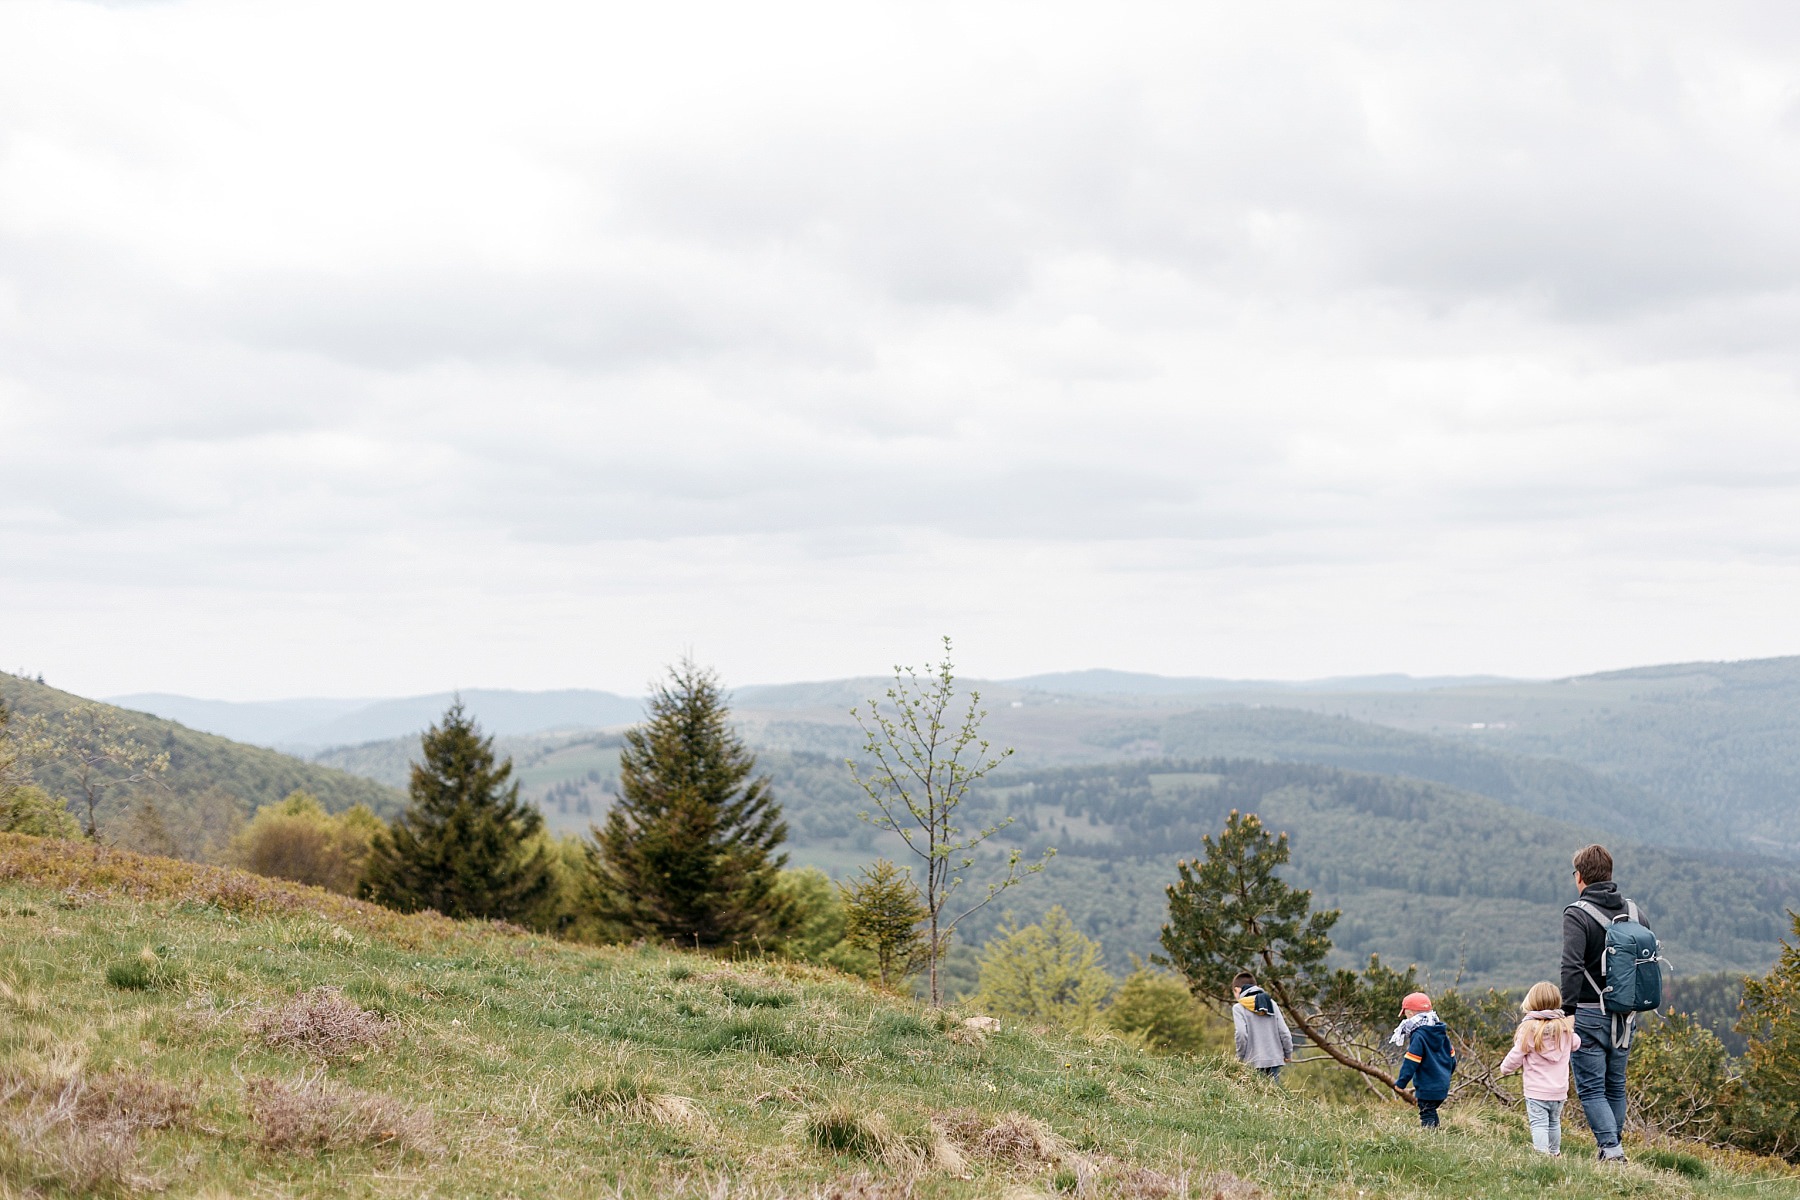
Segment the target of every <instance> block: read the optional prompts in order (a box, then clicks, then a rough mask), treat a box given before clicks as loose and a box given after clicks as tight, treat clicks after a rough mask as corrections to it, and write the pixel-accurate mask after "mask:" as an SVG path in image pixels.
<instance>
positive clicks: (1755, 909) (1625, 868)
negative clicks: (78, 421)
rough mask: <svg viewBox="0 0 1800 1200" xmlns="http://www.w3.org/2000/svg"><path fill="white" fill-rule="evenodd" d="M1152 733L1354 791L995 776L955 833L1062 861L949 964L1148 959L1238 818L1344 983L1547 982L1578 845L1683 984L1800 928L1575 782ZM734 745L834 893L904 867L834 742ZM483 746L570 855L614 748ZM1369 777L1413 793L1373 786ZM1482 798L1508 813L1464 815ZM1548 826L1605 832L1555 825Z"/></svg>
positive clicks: (1206, 770)
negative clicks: (1008, 932)
mask: <svg viewBox="0 0 1800 1200" xmlns="http://www.w3.org/2000/svg"><path fill="white" fill-rule="evenodd" d="M1154 728H1155V730H1156V731H1158V732H1159V733H1160V734H1161V735H1162V736H1164V737H1166V738H1167V739H1168V740H1169V741H1170V742H1173V743H1175V744H1176V745H1191V746H1217V747H1223V748H1224V749H1225V753H1226V754H1237V755H1252V754H1254V755H1259V756H1261V757H1262V758H1264V759H1265V760H1266V759H1273V758H1278V757H1288V756H1291V757H1294V758H1306V757H1308V756H1316V757H1317V758H1324V759H1330V758H1335V759H1338V760H1339V761H1340V762H1341V763H1343V764H1345V765H1360V766H1362V767H1363V768H1364V770H1363V771H1360V772H1353V771H1347V770H1343V769H1340V768H1339V767H1336V766H1327V765H1320V764H1319V763H1317V762H1270V761H1252V760H1250V759H1248V758H1226V757H1224V755H1223V754H1222V755H1221V757H1219V758H1217V759H1211V760H1194V759H1177V758H1170V759H1166V760H1157V761H1152V762H1136V763H1110V764H1095V765H1092V766H1080V767H1065V768H1050V769H1041V770H1035V771H1033V770H1024V769H1017V768H1009V769H1008V770H1006V771H1004V772H1002V773H1001V774H999V775H997V776H995V778H994V780H993V782H992V784H991V785H990V786H988V787H985V788H984V789H983V790H981V791H980V792H978V793H977V794H976V796H975V797H974V798H973V801H972V803H971V806H970V809H969V812H968V814H967V822H966V823H967V824H969V825H971V826H973V825H975V824H977V823H980V824H986V823H988V822H991V821H995V820H1000V819H1004V818H1006V817H1009V816H1010V817H1012V818H1014V821H1015V823H1014V825H1013V827H1012V828H1011V829H1010V830H1008V831H1007V833H1006V834H1005V835H1003V837H1002V839H1001V841H1002V842H1003V843H1004V844H1007V845H1016V846H1018V847H1020V848H1021V849H1023V850H1025V851H1026V853H1027V854H1028V855H1035V854H1036V853H1038V852H1040V851H1041V850H1042V849H1043V848H1045V847H1046V846H1055V847H1056V848H1057V850H1058V854H1057V857H1056V859H1055V860H1054V861H1053V863H1052V864H1051V867H1050V869H1049V870H1048V871H1046V872H1045V873H1044V874H1042V875H1040V876H1036V877H1034V878H1033V879H1032V880H1031V881H1030V883H1028V884H1027V885H1025V886H1024V887H1021V888H1019V889H1017V890H1015V891H1012V892H1009V893H1008V894H1007V895H1006V896H1005V897H1004V899H1003V900H1002V901H1000V902H998V903H996V904H995V905H992V906H990V907H989V908H988V909H987V910H984V911H983V912H982V913H980V914H978V915H977V916H975V917H974V918H972V919H971V920H970V922H969V923H968V924H967V925H966V926H965V927H964V940H965V942H966V943H970V944H979V943H980V942H981V941H982V940H984V939H985V938H986V937H987V936H988V935H989V934H990V933H991V932H992V930H993V929H994V928H995V927H996V925H997V924H998V922H999V920H1000V919H1001V916H1002V915H1003V913H1004V912H1006V911H1008V910H1011V911H1016V912H1018V913H1019V914H1021V915H1023V916H1026V917H1032V918H1035V917H1036V916H1037V914H1039V913H1040V912H1042V911H1043V910H1044V909H1046V908H1048V907H1049V906H1050V905H1052V904H1061V905H1062V906H1063V907H1064V908H1065V909H1066V910H1068V912H1069V913H1070V915H1071V916H1072V917H1074V919H1075V920H1076V922H1077V924H1078V925H1080V926H1081V928H1082V929H1083V930H1084V931H1085V932H1086V933H1088V934H1089V935H1090V936H1093V937H1096V938H1098V939H1099V940H1100V941H1101V942H1102V943H1103V944H1104V945H1105V946H1106V948H1107V952H1108V956H1109V960H1110V961H1111V962H1112V964H1113V965H1114V966H1115V967H1116V968H1123V967H1125V966H1126V965H1127V964H1128V962H1129V956H1130V955H1131V954H1140V955H1147V954H1150V953H1153V952H1155V951H1156V949H1157V933H1158V930H1159V928H1160V927H1161V924H1162V921H1163V919H1164V915H1165V908H1166V905H1165V902H1164V898H1163V891H1162V889H1163V888H1164V887H1165V886H1166V885H1167V884H1168V882H1169V881H1170V879H1171V878H1173V874H1174V863H1175V860H1176V859H1178V858H1181V857H1185V856H1191V855H1193V854H1195V853H1197V852H1198V850H1199V846H1200V839H1201V838H1202V837H1203V836H1204V835H1206V834H1209V833H1213V832H1215V831H1216V830H1217V829H1218V827H1219V826H1220V824H1221V823H1222V822H1223V820H1224V817H1225V814H1226V813H1227V812H1229V811H1231V810H1232V809H1234V808H1235V809H1240V810H1243V811H1254V812H1258V813H1260V814H1261V815H1262V816H1263V817H1264V818H1265V820H1267V821H1268V822H1269V823H1270V824H1272V825H1274V826H1275V827H1277V828H1280V829H1284V830H1287V831H1288V832H1289V833H1290V834H1291V837H1292V842H1293V847H1294V857H1293V865H1292V872H1293V878H1294V879H1295V880H1296V881H1298V882H1299V883H1301V884H1303V885H1304V886H1307V887H1310V888H1313V889H1314V890H1315V891H1316V892H1317V894H1318V896H1319V901H1320V903H1322V904H1326V905H1329V906H1334V907H1340V908H1342V909H1343V910H1344V917H1343V919H1342V921H1341V922H1340V923H1339V926H1338V932H1337V943H1338V947H1339V950H1340V956H1341V957H1342V958H1343V959H1344V960H1345V961H1350V960H1354V959H1360V958H1363V957H1366V956H1367V955H1368V954H1369V953H1374V952H1378V953H1380V954H1381V955H1382V956H1383V957H1385V958H1389V959H1393V960H1398V961H1400V962H1402V963H1404V962H1417V963H1419V964H1420V965H1421V966H1423V967H1426V968H1428V969H1429V970H1431V971H1432V972H1434V973H1435V974H1436V975H1438V976H1439V977H1442V978H1447V977H1449V976H1450V975H1452V974H1454V973H1455V972H1457V971H1458V970H1461V971H1464V972H1466V976H1467V978H1468V979H1469V980H1471V981H1474V982H1480V983H1489V982H1493V983H1503V982H1504V983H1517V982H1518V981H1519V979H1520V977H1521V976H1522V975H1525V974H1531V977H1532V979H1536V978H1540V977H1543V976H1544V975H1546V974H1549V973H1552V972H1553V971H1554V967H1555V962H1554V959H1555V955H1556V952H1557V941H1556V939H1557V920H1558V913H1559V911H1560V909H1561V907H1562V905H1563V904H1565V903H1566V902H1567V899H1568V896H1567V894H1566V893H1567V891H1568V857H1569V854H1570V853H1571V852H1572V850H1573V849H1574V848H1575V847H1576V846H1578V845H1581V844H1583V843H1584V842H1587V841H1592V840H1606V841H1608V842H1610V843H1612V844H1613V845H1614V846H1615V847H1616V848H1618V849H1619V854H1620V860H1621V867H1620V871H1621V877H1622V878H1624V879H1625V880H1626V882H1627V883H1628V884H1629V885H1630V886H1631V887H1632V888H1633V889H1634V892H1633V894H1634V895H1636V896H1638V897H1639V898H1640V899H1642V900H1643V902H1644V904H1645V906H1646V907H1647V908H1648V909H1650V910H1651V911H1652V912H1654V913H1655V914H1656V917H1657V921H1658V929H1659V932H1662V933H1664V934H1665V936H1667V937H1669V938H1670V939H1671V944H1672V947H1679V951H1677V950H1676V949H1674V948H1672V949H1671V956H1672V957H1673V958H1674V959H1675V961H1676V962H1677V963H1678V965H1679V966H1680V968H1681V970H1682V971H1683V972H1690V971H1702V970H1707V971H1713V970H1737V971H1747V970H1760V969H1762V968H1764V967H1766V966H1767V964H1768V963H1769V962H1770V961H1771V960H1772V959H1773V958H1774V956H1775V954H1776V952H1777V947H1778V943H1779V940H1780V937H1781V934H1782V931H1783V929H1784V928H1785V926H1784V924H1783V922H1782V913H1783V911H1784V908H1785V907H1788V906H1800V879H1796V877H1795V875H1794V872H1793V871H1792V869H1791V868H1790V867H1789V866H1788V865H1787V864H1786V863H1782V862H1778V861H1774V860H1769V859H1764V858H1759V857H1757V856H1754V855H1743V854H1735V855H1734V854H1731V853H1729V852H1725V851H1716V850H1714V851H1702V850H1691V849H1690V850H1681V849H1677V848H1675V847H1674V846H1660V847H1658V846H1641V847H1639V848H1636V849H1632V850H1629V851H1627V850H1625V849H1624V847H1625V846H1626V845H1628V844H1630V843H1631V842H1633V841H1642V840H1644V839H1634V838H1632V837H1630V836H1629V834H1630V833H1631V832H1632V831H1633V830H1634V826H1633V823H1632V820H1631V819H1630V818H1631V814H1632V813H1633V812H1634V811H1635V812H1637V813H1638V814H1639V818H1638V819H1639V820H1640V821H1641V822H1642V823H1643V824H1645V825H1647V826H1648V825H1652V824H1653V822H1652V821H1650V819H1649V818H1647V817H1643V816H1642V811H1643V810H1632V809H1628V808H1625V807H1624V806H1625V805H1626V804H1627V803H1649V802H1648V801H1646V800H1645V799H1644V797H1643V796H1642V794H1641V793H1636V792H1634V791H1632V790H1631V789H1629V788H1627V787H1625V786H1624V785H1621V784H1618V783H1616V782H1614V781H1610V780H1607V779H1605V778H1603V777H1601V776H1598V775H1596V774H1594V773H1592V772H1588V771H1585V770H1583V769H1581V768H1578V767H1571V766H1568V765H1566V764H1557V763H1540V762H1537V761H1535V760H1531V759H1527V758H1520V757H1515V756H1507V755H1500V754H1494V753H1491V752H1487V751H1483V750H1481V749H1480V748H1478V747H1466V748H1465V747H1461V746H1458V745H1457V744H1455V743H1453V742H1448V741H1444V740H1441V739H1432V738H1428V737H1422V736H1418V735H1411V734H1406V733H1403V732H1400V731H1396V730H1389V729H1382V728H1380V727H1377V726H1372V725H1368V724H1365V723H1360V722H1355V721H1349V720H1345V719H1342V718H1330V717H1323V716H1319V715H1316V714H1310V713H1301V712H1294V711H1291V710H1268V709H1256V710H1252V709H1215V710H1206V711H1203V712H1198V713H1189V714H1181V715H1177V716H1173V717H1166V718H1164V719H1162V720H1161V721H1159V722H1157V723H1156V725H1155V727H1154ZM751 732H752V736H753V738H756V739H757V741H755V742H753V744H756V745H757V749H758V752H759V755H760V761H761V766H762V769H763V770H764V771H766V772H768V773H769V774H770V775H771V776H772V777H773V779H774V783H775V792H776V795H777V797H778V799H779V800H780V801H781V803H782V804H783V806H784V808H785V815H786V818H787V821H788V824H789V827H790V829H791V839H792V841H791V849H792V854H793V859H794V861H795V862H796V863H798V864H804V865H815V866H820V867H823V868H825V869H826V870H828V871H830V872H832V873H833V874H841V873H843V872H845V871H847V870H850V869H852V868H854V867H855V866H856V865H857V864H860V863H864V862H867V861H869V859H871V858H872V857H874V856H875V855H877V854H886V855H889V856H893V857H896V858H900V857H901V856H902V855H903V854H904V848H903V847H902V846H900V845H899V843H898V841H897V840H896V839H894V838H892V837H891V836H889V835H881V834H878V833H877V832H876V831H875V830H873V829H872V828H870V827H869V826H868V825H867V824H865V823H864V822H862V821H860V820H859V819H858V816H857V814H858V813H859V812H860V811H862V810H863V809H865V808H867V806H868V804H867V799H866V797H864V796H863V794H862V793H861V792H860V791H859V790H858V789H857V788H856V786H855V785H854V783H853V782H852V781H851V779H850V775H849V772H848V771H847V769H846V768H845V766H844V754H843V751H844V749H845V748H846V740H845V739H843V737H842V730H841V728H839V727H834V726H822V725H807V724H800V723H786V724H781V723H777V724H774V725H770V726H764V727H762V728H760V729H753V730H752V731H751ZM1135 732H1142V730H1138V731H1135ZM768 733H774V734H775V735H776V736H777V737H780V738H781V740H782V741H785V742H786V743H787V744H788V745H790V746H791V745H795V744H802V745H804V744H807V743H808V742H809V741H811V742H813V743H814V744H820V743H822V744H825V745H827V746H829V747H830V749H829V750H828V751H825V752H819V751H812V750H797V749H788V748H781V747H769V746H767V745H763V744H760V737H761V736H766V735H767V734H768ZM1133 733H1134V731H1133V730H1130V729H1126V730H1122V731H1120V733H1119V734H1118V736H1119V737H1120V738H1121V739H1130V740H1124V741H1122V742H1121V744H1120V745H1119V746H1118V747H1117V748H1116V749H1114V751H1113V752H1114V753H1117V754H1121V755H1123V754H1125V753H1129V752H1132V751H1134V750H1135V751H1142V750H1144V749H1146V748H1151V747H1154V746H1160V745H1162V744H1163V743H1162V742H1161V741H1160V740H1159V741H1157V742H1154V743H1150V742H1146V741H1143V740H1139V739H1135V738H1133V736H1132V735H1133ZM783 735H785V736H783ZM833 742H836V743H837V744H836V745H832V744H831V743H833ZM497 744H498V747H499V748H500V749H501V750H502V751H503V752H504V753H508V754H511V755H513V756H514V758H515V763H516V764H517V767H518V776H519V778H520V779H521V781H522V783H523V785H524V787H523V789H522V790H523V792H524V794H525V795H526V796H527V797H528V798H530V799H533V800H534V801H536V802H537V803H538V804H539V806H540V807H541V808H542V809H543V810H544V813H545V816H546V819H547V820H548V822H549V824H550V826H551V827H552V828H553V829H556V830H559V831H561V832H565V833H577V834H579V833H585V832H586V830H587V828H588V826H589V824H590V823H591V822H593V821H594V820H596V819H597V818H598V817H599V816H600V815H601V814H602V813H604V811H605V809H606V806H607V804H608V803H609V801H610V795H609V792H608V789H609V788H610V787H612V786H613V785H614V776H615V774H616V769H617V768H616V763H617V739H616V738H615V737H613V736H612V735H603V734H602V735H592V736H589V737H564V738H543V739H532V738H514V739H498V742H497ZM832 751H835V752H832ZM416 754H417V739H397V740H395V741H392V742H379V743H373V744H371V745H368V746H361V747H350V748H345V749H343V750H339V751H335V752H332V753H330V754H329V755H327V756H326V758H327V760H328V761H330V762H332V763H334V764H335V765H339V766H342V767H344V768H346V769H351V770H367V771H370V772H371V773H375V772H380V774H379V775H378V777H379V778H386V779H391V780H394V781H396V782H398V781H401V780H403V779H404V773H405V770H406V763H407V761H408V758H409V756H414V755H416ZM1384 769H1385V770H1386V771H1388V772H1392V773H1394V774H1401V773H1404V774H1408V775H1413V776H1417V778H1411V779H1404V778H1394V777H1392V775H1380V774H1376V773H1374V772H1376V771H1380V770H1384ZM1428 773H1435V774H1436V775H1438V776H1442V777H1447V778H1449V779H1451V780H1461V781H1464V786H1463V787H1461V788H1458V787H1452V786H1449V785H1448V784H1446V783H1443V782H1439V781H1438V780H1436V779H1433V778H1432V777H1431V775H1430V774H1428ZM1478 785H1486V786H1488V787H1491V788H1493V789H1494V790H1495V791H1498V792H1503V793H1504V794H1505V797H1506V799H1505V800H1504V801H1503V800H1501V799H1496V798H1495V797H1494V796H1492V795H1481V794H1477V793H1476V790H1475V788H1476V786H1478ZM1609 801H1610V802H1611V803H1609ZM1613 804H1616V805H1617V806H1618V807H1616V808H1615V807H1613V806H1612V805H1613ZM1563 809H1566V810H1568V811H1570V812H1571V813H1587V814H1589V815H1594V816H1601V817H1608V816H1610V817H1612V818H1613V819H1612V820H1607V821H1600V820H1594V821H1588V820H1582V819H1577V818H1575V817H1570V818H1568V819H1560V818H1558V817H1556V816H1553V815H1551V814H1555V813H1557V812H1559V811H1560V810H1563ZM1674 840H1677V841H1679V840H1680V839H1674ZM1693 841H1697V839H1693ZM970 883H971V886H972V887H979V885H980V883H981V877H980V875H979V874H978V873H977V874H972V875H971V877H970ZM975 894H979V893H978V892H977V893H975ZM1530 981H1531V980H1526V982H1530Z"/></svg>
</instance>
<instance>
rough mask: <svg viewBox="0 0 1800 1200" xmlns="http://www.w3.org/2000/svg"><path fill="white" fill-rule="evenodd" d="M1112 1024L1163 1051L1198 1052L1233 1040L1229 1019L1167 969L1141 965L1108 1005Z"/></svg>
mask: <svg viewBox="0 0 1800 1200" xmlns="http://www.w3.org/2000/svg"><path fill="white" fill-rule="evenodd" d="M1105 1021H1106V1024H1107V1027H1108V1028H1110V1029H1113V1030H1116V1031H1117V1032H1119V1033H1122V1034H1125V1035H1126V1036H1127V1037H1130V1038H1132V1039H1133V1040H1135V1041H1137V1042H1138V1043H1140V1044H1141V1045H1143V1046H1144V1047H1145V1048H1147V1049H1150V1050H1155V1051H1157V1052H1159V1053H1163V1054H1198V1053H1200V1052H1201V1051H1202V1050H1224V1049H1226V1048H1228V1047H1229V1046H1230V1044H1231V1040H1230V1036H1229V1034H1228V1032H1227V1030H1226V1026H1225V1023H1224V1021H1222V1020H1221V1019H1220V1018H1219V1017H1217V1016H1216V1015H1214V1014H1213V1013H1212V1012H1211V1011H1210V1010H1208V1009H1207V1007H1206V1006H1205V1005H1204V1004H1202V1003H1200V1001H1198V1000H1196V999H1194V996H1193V994H1192V993H1190V992H1189V991H1188V989H1187V985H1186V984H1184V983H1183V982H1181V980H1180V979H1179V978H1177V977H1176V976H1174V975H1172V974H1170V973H1169V972H1167V971H1157V970H1153V969H1151V968H1149V967H1145V966H1141V965H1140V966H1139V967H1138V969H1137V970H1135V971H1133V972H1132V973H1131V974H1130V975H1128V976H1126V978H1125V982H1124V983H1123V984H1121V985H1120V987H1119V993H1118V995H1117V996H1115V997H1113V1002H1112V1004H1111V1005H1110V1006H1109V1007H1108V1008H1107V1010H1106V1015H1105Z"/></svg>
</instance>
